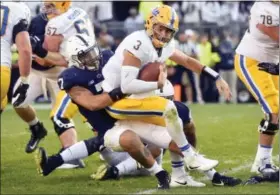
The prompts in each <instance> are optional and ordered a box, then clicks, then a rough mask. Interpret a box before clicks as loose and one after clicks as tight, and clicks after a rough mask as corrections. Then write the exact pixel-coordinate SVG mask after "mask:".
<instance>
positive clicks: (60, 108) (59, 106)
mask: <svg viewBox="0 0 280 195" xmlns="http://www.w3.org/2000/svg"><path fill="white" fill-rule="evenodd" d="M77 112H78V107H77V106H76V105H75V104H74V103H72V101H71V99H70V97H69V96H68V95H67V94H66V92H65V91H59V92H58V94H57V96H56V100H55V104H54V106H53V108H52V111H51V114H50V118H51V120H52V122H53V125H54V129H55V132H56V134H57V135H58V137H59V140H60V142H61V145H62V149H61V150H60V151H63V150H64V149H66V148H68V147H70V146H72V145H74V144H75V143H77V133H76V129H75V125H74V122H73V120H72V118H73V117H74V115H75V114H76V113H77ZM84 166H85V165H84V162H83V161H82V160H75V161H73V162H68V163H67V164H65V165H64V166H62V167H60V168H77V167H79V168H83V167H84Z"/></svg>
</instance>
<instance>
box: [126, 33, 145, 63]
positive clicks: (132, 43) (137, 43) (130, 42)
mask: <svg viewBox="0 0 280 195" xmlns="http://www.w3.org/2000/svg"><path fill="white" fill-rule="evenodd" d="M134 35H135V34H131V35H130V37H128V38H127V39H125V50H127V51H129V52H130V53H131V54H133V55H134V56H135V57H136V58H138V59H139V60H140V61H141V62H143V59H145V56H146V55H147V54H146V52H145V48H147V47H145V46H146V42H145V41H144V40H143V39H141V37H136V36H134Z"/></svg>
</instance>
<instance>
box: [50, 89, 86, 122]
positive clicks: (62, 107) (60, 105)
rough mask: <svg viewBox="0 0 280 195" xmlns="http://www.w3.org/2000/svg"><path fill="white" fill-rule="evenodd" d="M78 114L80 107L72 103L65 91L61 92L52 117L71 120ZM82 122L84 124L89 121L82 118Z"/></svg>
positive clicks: (57, 97)
mask: <svg viewBox="0 0 280 195" xmlns="http://www.w3.org/2000/svg"><path fill="white" fill-rule="evenodd" d="M77 112H78V107H77V105H76V104H74V103H73V102H72V101H71V98H70V97H69V95H68V94H67V93H66V92H65V91H59V92H58V94H57V96H56V100H55V105H54V107H53V109H52V111H51V114H50V117H54V116H56V117H57V118H66V119H69V120H71V119H72V118H73V117H74V116H75V115H76V113H77ZM81 116H82V115H81ZM82 120H83V122H86V121H87V120H86V118H85V117H84V116H82Z"/></svg>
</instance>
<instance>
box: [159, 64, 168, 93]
mask: <svg viewBox="0 0 280 195" xmlns="http://www.w3.org/2000/svg"><path fill="white" fill-rule="evenodd" d="M166 79H167V71H166V66H165V65H161V66H160V67H159V75H158V88H159V89H162V88H163V86H164V84H165V82H166Z"/></svg>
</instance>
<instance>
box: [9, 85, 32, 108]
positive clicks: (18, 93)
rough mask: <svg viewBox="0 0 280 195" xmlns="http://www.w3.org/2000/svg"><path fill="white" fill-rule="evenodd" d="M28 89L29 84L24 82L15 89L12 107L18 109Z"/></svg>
mask: <svg viewBox="0 0 280 195" xmlns="http://www.w3.org/2000/svg"><path fill="white" fill-rule="evenodd" d="M28 88H29V84H28V83H25V82H21V83H20V85H19V86H18V87H17V89H16V90H15V92H14V94H13V98H14V99H15V100H14V102H13V106H14V107H18V106H19V105H20V104H22V103H23V102H24V100H25V98H26V94H27V90H28Z"/></svg>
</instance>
